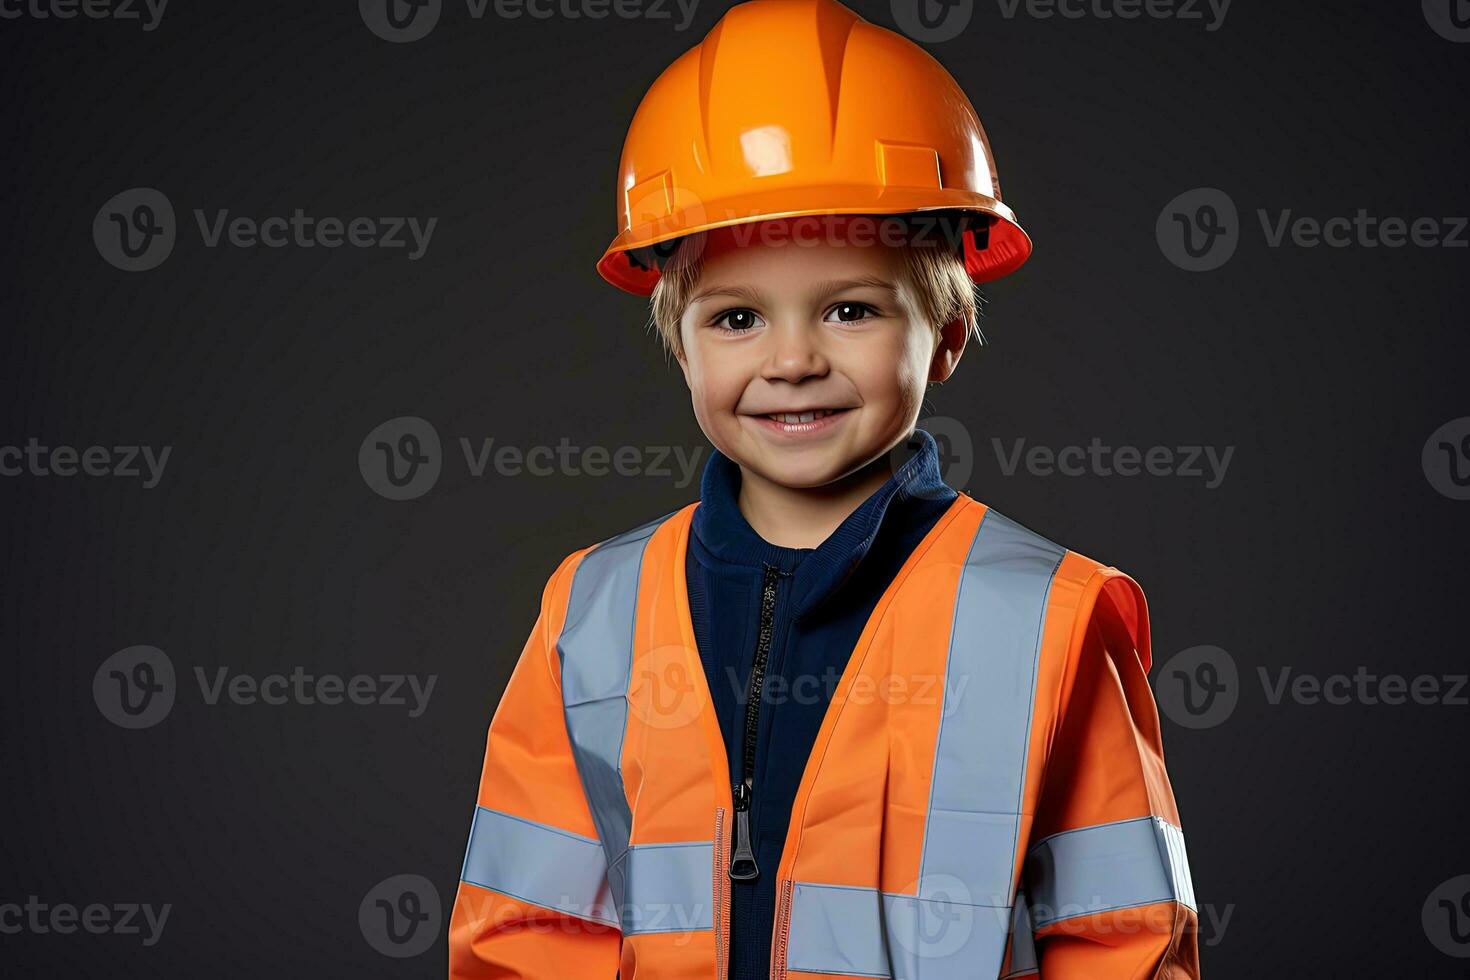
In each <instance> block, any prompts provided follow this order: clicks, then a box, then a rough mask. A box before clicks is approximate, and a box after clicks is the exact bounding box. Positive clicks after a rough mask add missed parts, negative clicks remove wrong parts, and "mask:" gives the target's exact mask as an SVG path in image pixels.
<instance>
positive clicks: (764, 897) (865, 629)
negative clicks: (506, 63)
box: [450, 0, 1199, 980]
mask: <svg viewBox="0 0 1470 980" xmlns="http://www.w3.org/2000/svg"><path fill="white" fill-rule="evenodd" d="M620 187H621V189H622V195H621V200H620V201H619V208H618V210H619V218H620V220H621V222H622V233H621V234H620V235H619V236H618V238H617V240H615V241H614V242H613V245H612V246H611V247H610V248H609V250H608V252H607V253H606V254H605V255H604V257H603V259H602V261H601V262H600V263H599V270H600V271H601V273H602V274H603V275H604V276H605V277H606V278H607V279H608V280H609V281H611V282H613V283H614V284H616V285H618V286H620V287H622V288H624V289H627V290H629V291H631V292H635V293H638V294H640V295H651V297H652V306H653V321H654V323H655V325H656V326H657V328H658V331H659V333H660V335H661V337H662V339H663V341H664V343H665V344H666V346H667V347H668V348H669V350H670V351H671V352H672V353H673V354H674V356H675V358H676V359H677V361H678V364H679V366H680V368H681V369H682V371H683V375H684V379H685V381H686V383H687V384H688V387H689V391H690V394H691V399H692V402H693V407H694V414H695V417H696V418H697V419H698V421H699V425H700V428H701V429H702V430H703V431H704V433H705V435H706V436H707V437H708V438H709V440H710V442H711V443H712V444H713V445H714V446H715V449H716V452H715V453H714V454H713V455H712V456H711V458H710V460H709V463H708V464H707V466H706V468H705V471H704V476H703V483H702V486H701V493H700V500H699V501H698V502H696V503H691V504H688V505H686V506H684V507H682V508H680V509H679V510H677V511H674V512H672V513H670V514H666V515H664V516H663V517H661V518H658V519H657V520H654V521H651V522H649V523H647V524H644V525H642V526H641V527H638V528H635V529H633V530H630V531H626V532H624V533H622V534H618V535H615V536H613V537H611V538H608V539H607V540H604V541H602V542H600V543H598V544H596V545H593V546H591V547H589V548H583V549H580V550H578V551H575V552H573V553H572V554H571V555H568V556H567V557H566V558H564V559H563V560H562V561H561V563H560V565H559V567H558V568H557V569H556V571H555V572H554V573H553V574H552V576H551V578H550V580H549V581H548V582H547V585H546V588H545V590H544V592H543V594H542V602H541V612H540V616H539V617H538V619H537V622H536V624H535V627H534V628H533V630H532V633H531V636H530V639H529V640H528V642H527V643H526V646H525V649H524V651H523V652H522V654H521V659H520V662H519V663H518V665H517V667H516V669H515V672H514V674H513V675H512V677H511V680H510V684H509V686H508V688H507V690H506V692H505V695H504V698H503V699H502V701H501V703H500V706H499V708H498V710H497V711H496V713H495V717H494V719H493V720H492V722H491V725H490V733H489V740H488V745H487V750H486V755H485V765H484V771H483V775H482V779H481V783H480V791H479V801H478V802H479V806H478V807H477V808H476V811H475V816H474V821H473V824H472V827H471V832H470V841H469V846H468V849H467V853H466V855H465V861H464V865H463V870H462V874H461V883H460V886H459V891H458V895H457V899H456V902H455V907H454V915H453V919H452V923H451V930H450V975H451V976H453V977H465V978H469V977H476V978H489V977H522V978H535V980H561V978H614V977H617V978H620V980H634V978H638V980H696V978H698V980H707V978H718V980H726V978H732V980H746V978H756V977H763V978H764V977H770V978H777V980H779V978H792V980H796V978H812V977H854V976H856V977H891V978H913V980H960V978H987V980H989V978H998V977H1024V976H1040V977H1042V978H1045V980H1071V978H1077V980H1082V978H1088V980H1106V978H1119V980H1122V978H1141V977H1167V978H1194V977H1198V976H1199V967H1198V962H1197V953H1196V944H1195V929H1196V909H1195V904H1194V896H1193V892H1192V888H1191V885H1190V880H1189V868H1188V862H1187V858H1186V855H1185V850H1184V838H1183V833H1182V831H1181V830H1180V823H1179V815H1178V812H1177V810H1176V808H1175V805H1174V799H1173V795H1172V792H1171V790H1170V786H1169V781H1168V777H1167V774H1166V771H1165V768H1164V760H1163V754H1162V749H1161V746H1160V738H1159V730H1158V714H1157V711H1156V710H1155V707H1154V702H1153V698H1152V695H1151V693H1150V691H1149V687H1148V681H1147V671H1148V667H1149V661H1150V653H1149V642H1148V614H1147V609H1146V606H1145V604H1144V598H1143V593H1142V592H1141V591H1140V589H1139V587H1138V586H1137V585H1136V584H1135V583H1134V582H1133V581H1132V580H1131V579H1130V578H1128V577H1127V576H1126V575H1124V574H1122V573H1121V572H1119V571H1117V570H1116V569H1113V568H1110V567H1106V566H1103V565H1100V564H1099V563H1097V562H1095V561H1092V560H1091V559H1088V558H1085V557H1083V556H1081V555H1079V554H1077V553H1075V552H1072V551H1068V550H1066V549H1065V548H1062V547H1059V546H1057V545H1055V544H1053V543H1052V542H1050V541H1048V540H1047V539H1045V538H1043V537H1041V536H1039V535H1037V534H1034V533H1032V532H1031V531H1028V530H1026V529H1025V528H1024V527H1022V526H1021V525H1019V524H1017V523H1015V522H1013V521H1011V520H1008V519H1007V518H1005V517H1003V516H1002V515H1000V514H999V513H997V512H995V511H993V510H990V509H988V508H987V507H985V506H984V505H983V504H981V503H979V502H977V501H975V500H973V499H972V498H970V497H969V496H967V495H965V494H962V493H956V491H955V490H953V489H951V488H950V487H948V486H946V485H945V484H944V482H943V480H942V479H941V477H940V473H939V464H938V454H937V449H936V446H935V442H934V439H933V438H932V437H931V436H930V435H929V434H928V433H926V432H924V430H922V429H918V428H916V427H915V423H916V421H917V418H918V414H919V409H920V404H921V402H922V399H923V395H924V390H925V386H926V383H927V384H934V383H939V382H943V381H944V380H945V379H947V378H948V377H950V375H951V374H952V372H953V371H954V369H955V366H956V364H957V363H958V362H959V359H960V356H961V354H962V353H963V351H964V349H965V346H966V340H967V337H968V336H969V334H970V332H971V329H972V326H971V325H972V324H974V323H976V321H977V317H978V310H977V307H976V293H975V286H974V283H976V282H981V281H987V280H991V279H995V278H998V277H999V276H1002V275H1005V274H1007V273H1009V272H1010V271H1013V270H1014V269H1015V268H1017V267H1018V266H1019V265H1020V264H1021V263H1022V262H1024V261H1025V260H1026V258H1027V256H1028V255H1029V252H1030V242H1029V240H1028V239H1027V238H1026V236H1025V233H1024V232H1022V231H1021V229H1020V228H1019V226H1018V225H1016V223H1015V219H1014V215H1013V214H1012V212H1011V211H1010V210H1009V209H1008V208H1007V207H1006V206H1005V205H1004V204H1002V203H1001V202H1000V199H999V190H998V187H997V185H996V180H995V173H994V166H993V162H992V160H991V156H990V150H989V145H988V143H987V142H986V139H985V135H984V133H983V131H982V130H981V129H980V125H979V122H978V120H977V119H976V117H975V114H974V110H973V109H972V108H971V106H970V104H969V102H968V100H967V99H966V98H965V96H964V94H963V93H962V92H961V91H960V89H959V88H958V86H957V85H956V84H955V82H954V81H953V79H951V78H950V77H949V75H948V74H947V73H946V72H945V71H944V70H943V68H941V67H940V66H939V65H938V64H937V63H936V62H935V61H934V60H933V59H932V58H930V57H929V56H928V55H927V54H925V53H924V52H922V51H921V50H920V49H919V48H917V46H915V45H913V44H912V43H911V42H909V41H907V40H905V39H904V38H902V37H899V36H898V35H896V34H893V33H891V32H889V31H886V30H883V29H881V28H878V27H875V26H873V25H871V24H869V23H867V22H866V21H864V20H862V19H861V18H859V17H857V16H856V15H855V14H853V13H852V12H851V11H849V10H848V9H847V8H845V7H843V6H841V5H840V4H837V3H835V2H834V0H752V2H749V3H744V4H740V5H738V6H736V7H733V8H732V9H731V10H730V11H729V12H728V13H726V15H725V16H724V18H723V19H722V20H721V21H720V22H719V23H718V24H717V25H716V26H715V27H714V29H713V30H712V31H711V32H710V33H709V35H708V36H707V37H706V38H705V39H704V41H703V42H702V44H701V45H699V46H698V47H696V48H695V49H694V50H692V51H690V52H689V53H687V54H686V55H685V56H684V57H682V58H680V59H679V60H678V61H676V62H675V63H674V64H673V65H672V66H670V67H669V68H668V69H667V70H666V71H665V72H664V73H663V75H662V76H661V77H660V78H659V79H658V81H657V82H656V83H655V84H654V86H653V88H652V89H651V90H650V91H649V93H648V94H647V96H645V98H644V100H643V103H642V104H641V105H640V107H639V109H638V113H637V116H636V117H635V119H634V121H633V124H632V127H631V129H630V132H629V135H628V140H627V142H626V144H625V146H624V151H623V160H622V172H621V174H620ZM976 332H977V333H978V329H977V330H976Z"/></svg>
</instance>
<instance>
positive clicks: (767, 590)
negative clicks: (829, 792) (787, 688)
mask: <svg viewBox="0 0 1470 980" xmlns="http://www.w3.org/2000/svg"><path fill="white" fill-rule="evenodd" d="M780 574H781V572H780V570H779V569H777V568H775V567H773V566H771V565H766V566H765V572H764V573H763V574H762V577H761V615H760V633H759V635H758V636H757V638H756V645H755V662H754V663H752V664H751V667H750V690H749V692H748V695H747V697H746V701H745V738H744V741H743V744H742V748H741V753H740V770H741V778H740V779H738V780H736V781H735V784H734V785H733V786H732V787H731V794H732V795H733V796H734V800H735V848H734V853H732V854H731V855H730V877H731V879H733V880H735V881H754V880H755V879H756V878H758V877H759V876H760V873H761V870H760V867H759V866H757V864H756V863H755V851H754V850H752V849H751V846H750V843H751V842H750V805H751V803H752V802H753V801H752V799H751V795H752V792H753V790H754V787H755V743H756V736H757V735H758V734H759V732H760V717H761V688H762V687H763V686H764V685H765V680H766V663H767V661H768V660H769V659H770V656H771V638H772V636H773V635H774V633H775V631H776V581H777V579H778V578H779V577H780Z"/></svg>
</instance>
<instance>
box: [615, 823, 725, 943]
mask: <svg viewBox="0 0 1470 980" xmlns="http://www.w3.org/2000/svg"><path fill="white" fill-rule="evenodd" d="M627 855H628V856H627V858H626V859H625V863H626V865H627V867H626V869H625V870H626V875H625V880H626V882H627V901H626V902H625V903H624V904H623V906H622V929H623V935H625V936H632V935H637V934H638V933H643V932H693V931H697V930H700V929H711V928H713V927H714V906H713V891H712V889H711V887H710V877H709V876H710V866H711V865H712V864H713V863H714V843H713V842H712V841H696V842H693V843H687V844H634V845H633V846H632V847H631V848H629V849H628V851H627Z"/></svg>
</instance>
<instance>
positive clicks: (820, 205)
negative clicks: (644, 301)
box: [597, 186, 1032, 296]
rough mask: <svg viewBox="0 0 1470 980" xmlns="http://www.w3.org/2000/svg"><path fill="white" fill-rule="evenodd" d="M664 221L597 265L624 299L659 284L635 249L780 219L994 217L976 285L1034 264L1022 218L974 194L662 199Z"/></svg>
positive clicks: (919, 190) (793, 190)
mask: <svg viewBox="0 0 1470 980" xmlns="http://www.w3.org/2000/svg"><path fill="white" fill-rule="evenodd" d="M658 196H659V197H661V198H663V200H659V201H656V202H655V204H656V207H655V208H653V209H651V210H655V211H657V212H661V213H657V214H649V213H648V211H649V210H650V209H647V208H645V211H644V213H643V215H642V216H643V217H644V218H645V220H642V221H637V222H635V223H634V224H633V225H632V227H630V228H627V229H625V230H624V231H623V232H622V233H621V234H619V235H618V236H617V237H616V238H614V239H613V241H612V244H610V245H609V246H608V247H607V250H606V251H605V252H603V255H602V258H601V259H599V260H598V262H597V271H598V273H599V274H600V275H601V276H602V277H603V278H604V279H606V280H607V281H608V282H610V283H612V284H613V285H614V286H617V287H618V288H619V289H621V290H623V291H624V292H628V293H632V294H634V295H635V296H647V295H649V294H650V293H652V292H653V287H654V285H655V284H656V283H657V282H658V278H659V271H658V269H657V268H643V267H641V266H640V265H638V264H637V263H635V262H633V261H631V260H630V259H629V256H628V253H629V252H630V251H631V250H633V249H639V248H645V247H647V246H649V245H656V244H658V243H660V242H667V241H670V240H672V239H676V238H681V237H683V236H685V235H692V234H695V233H697V232H701V231H712V230H714V229H716V228H727V227H731V226H734V225H742V224H752V223H755V222H759V221H770V220H774V219H778V218H799V217H805V216H807V215H824V214H873V215H891V214H908V213H920V212H925V211H969V212H973V213H976V214H985V215H990V216H991V217H993V218H994V219H995V220H994V223H993V224H992V225H991V228H990V233H989V238H988V243H987V245H986V247H984V248H983V249H977V248H975V247H974V245H973V242H972V241H971V239H970V237H969V236H966V241H965V269H966V271H967V272H968V273H969V274H970V278H971V279H972V280H973V281H975V282H989V281H991V280H994V279H999V278H1001V277H1002V276H1006V275H1009V274H1010V273H1012V272H1015V271H1016V270H1017V269H1019V268H1020V267H1021V266H1022V265H1023V264H1024V263H1025V262H1026V260H1027V259H1028V258H1030V256H1031V250H1032V245H1031V238H1030V236H1029V235H1027V234H1026V232H1025V230H1023V229H1022V228H1021V226H1020V224H1018V223H1017V221H1016V216H1015V212H1013V211H1012V210H1011V209H1010V208H1009V207H1007V206H1006V205H1005V204H1003V203H1001V202H1000V201H997V200H995V199H994V198H992V197H987V196H985V195H983V194H977V193H975V192H973V191H967V190H960V189H945V188H934V187H912V188H910V187H877V188H870V187H861V186H838V187H788V188H777V189H772V190H770V191H766V192H764V193H762V194H758V195H751V194H746V195H742V196H740V197H738V198H727V199H724V200H718V201H710V202H702V201H699V200H696V199H693V198H692V195H690V198H691V199H689V200H674V201H670V200H669V198H670V197H673V198H679V197H680V196H681V195H680V193H679V192H678V191H677V190H676V191H674V192H673V193H672V194H660V195H658Z"/></svg>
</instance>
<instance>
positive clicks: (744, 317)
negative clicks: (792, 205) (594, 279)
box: [679, 220, 966, 488]
mask: <svg viewBox="0 0 1470 980" xmlns="http://www.w3.org/2000/svg"><path fill="white" fill-rule="evenodd" d="M765 224H766V225H767V226H771V225H780V224H782V223H781V222H766V223H765ZM801 227H802V226H799V225H798V226H795V229H796V230H797V231H799V230H800V228H801ZM844 227H845V224H844V223H843V222H842V221H840V220H838V221H835V222H833V221H828V222H826V223H824V224H823V225H822V226H821V227H820V229H818V230H817V231H816V233H815V234H814V233H813V229H812V227H810V226H805V227H804V231H800V233H799V234H797V233H796V231H794V230H793V226H790V225H784V226H783V227H782V228H780V229H778V230H780V231H785V232H787V233H786V234H776V235H765V234H761V233H759V231H760V230H759V229H757V230H756V233H752V226H745V227H744V228H739V227H737V228H734V229H719V230H717V231H714V232H711V233H709V235H708V237H707V240H706V243H705V251H704V256H703V258H704V261H703V265H702V268H701V274H700V278H699V280H698V282H697V283H696V284H695V286H694V288H693V289H692V290H691V291H690V296H691V302H690V303H689V305H688V306H687V308H686V309H685V310H684V314H683V317H682V318H681V320H680V325H679V330H680V335H681V338H682V341H683V345H684V352H683V354H682V355H681V356H680V357H679V364H680V367H681V368H682V369H683V371H684V378H685V381H686V382H687V383H688V385H689V391H690V395H691V399H692V401H693V405H694V415H695V418H697V419H698V420H699V426H700V428H701V429H703V430H704V434H705V435H706V436H707V437H708V438H709V440H710V442H712V443H713V444H714V445H715V447H716V448H717V449H719V450H720V452H722V453H724V454H725V455H726V456H728V457H729V458H730V459H732V460H734V461H735V462H736V463H738V464H740V465H741V466H742V467H745V468H746V469H748V470H751V471H754V472H755V473H756V474H758V475H759V476H760V477H763V478H765V479H767V480H769V481H771V482H773V483H777V484H780V485H782V486H785V487H791V488H811V487H820V486H824V485H826V484H829V483H832V482H833V481H835V480H838V479H841V478H842V477H844V476H847V475H848V474H850V473H853V472H854V471H856V470H858V469H860V468H861V467H863V466H864V465H866V464H868V463H870V462H872V461H873V460H875V459H877V458H879V457H880V456H883V455H884V454H885V453H887V452H888V451H889V450H890V449H892V448H893V447H894V446H895V445H897V444H898V443H899V442H900V441H901V440H902V439H903V438H904V437H905V436H907V435H908V433H909V432H910V431H911V430H912V429H913V427H914V424H915V422H916V421H917V420H918V415H919V408H920V404H921V402H922V401H923V397H924V389H925V385H926V382H928V381H930V380H934V381H943V380H944V379H945V378H947V377H948V376H949V374H950V372H952V371H953V370H954V365H955V364H956V363H957V362H958V360H959V356H960V353H961V351H962V350H963V349H964V345H965V336H966V328H965V324H964V322H963V321H962V320H957V321H956V322H955V323H953V324H947V325H945V327H944V329H943V333H942V337H941V339H940V342H939V343H938V345H936V343H935V336H934V331H933V330H932V329H931V327H930V326H929V324H928V323H927V322H925V321H924V320H923V319H922V318H921V316H920V315H919V313H918V311H917V310H916V309H914V308H913V307H912V305H911V300H910V299H909V298H908V296H907V290H903V291H902V292H900V290H901V283H902V280H901V279H900V276H899V273H900V269H901V256H900V254H899V252H898V250H897V249H895V248H892V247H887V246H884V245H881V244H877V243H869V244H863V245H855V244H849V243H847V242H846V241H845V239H844V238H843V235H842V229H843V228H844ZM793 238H795V239H796V240H794V241H793V240H792V239H793ZM812 411H816V412H818V416H817V417H816V418H815V419H812V420H810V421H801V422H794V423H793V422H783V421H779V420H777V419H773V418H771V417H770V416H771V415H773V414H778V413H803V412H812ZM822 412H826V413H829V414H827V415H826V416H825V417H823V416H822V415H821V413H822Z"/></svg>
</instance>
